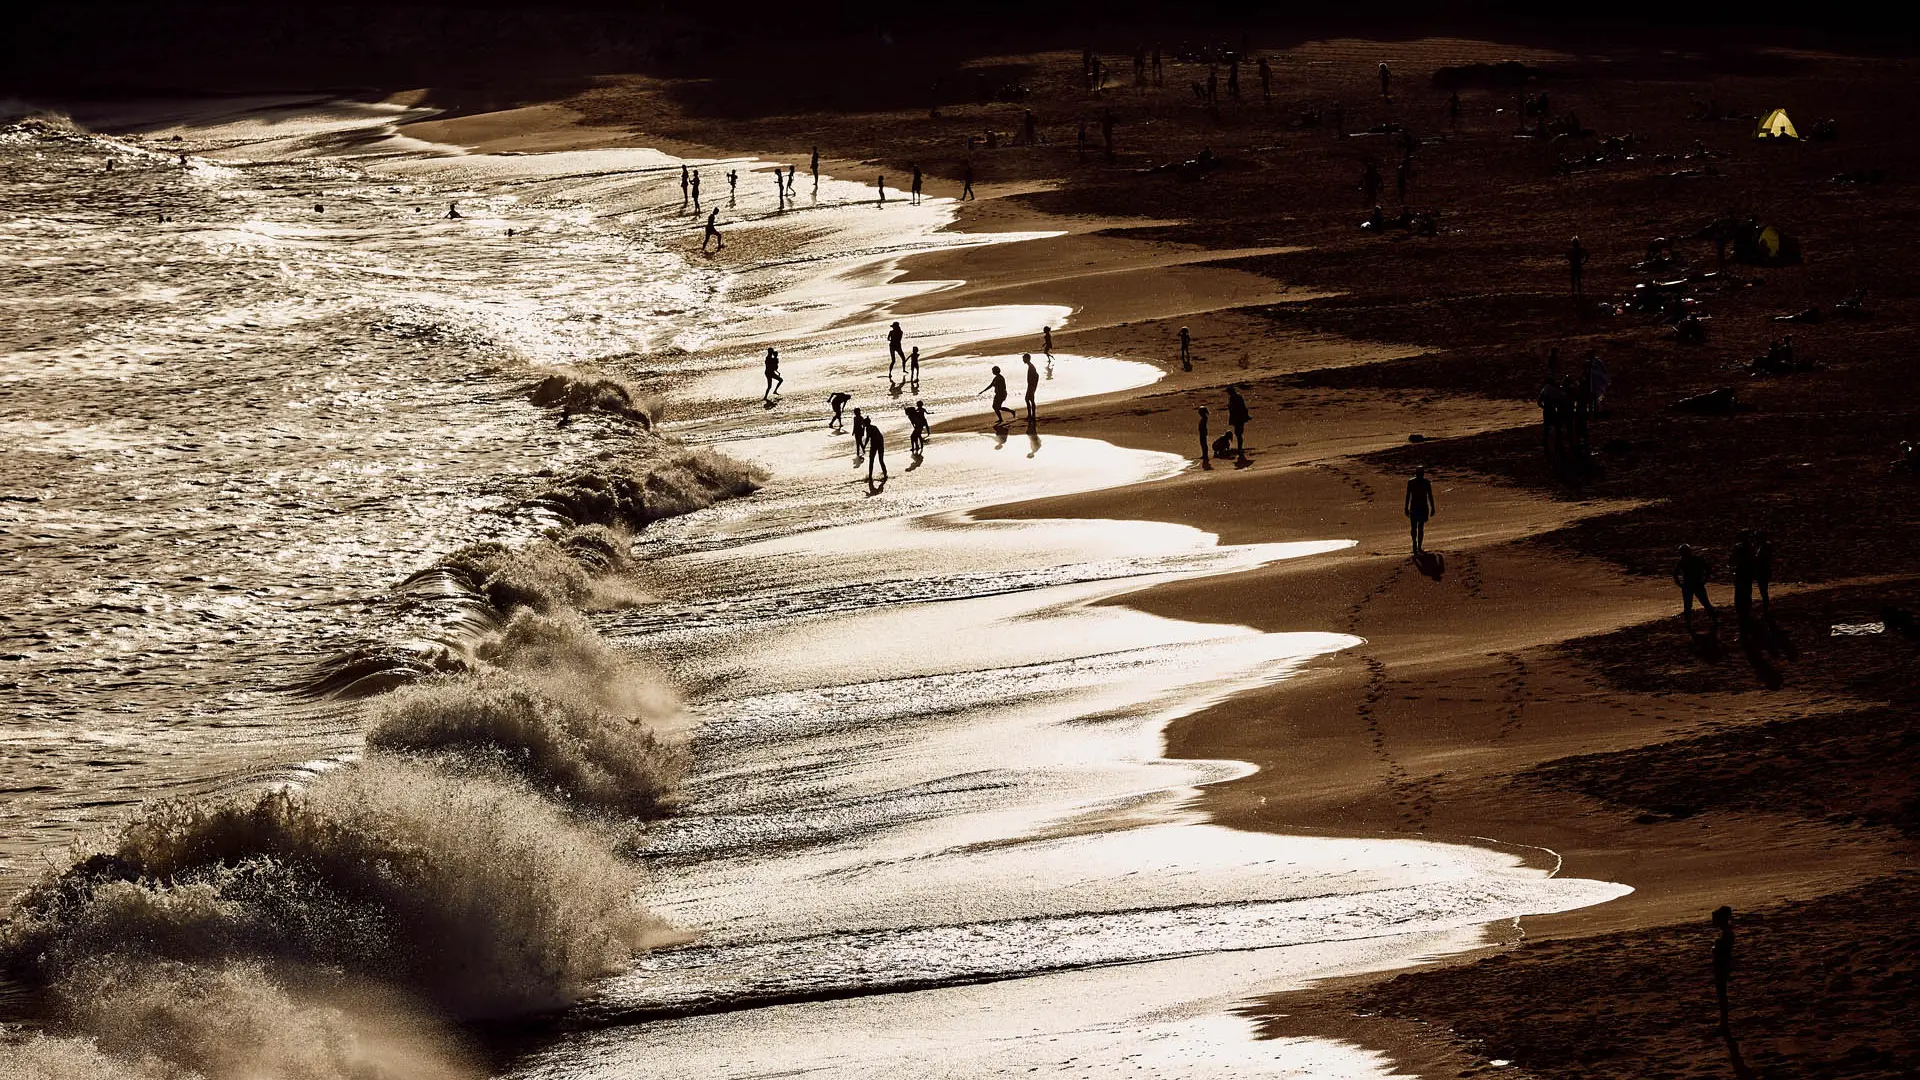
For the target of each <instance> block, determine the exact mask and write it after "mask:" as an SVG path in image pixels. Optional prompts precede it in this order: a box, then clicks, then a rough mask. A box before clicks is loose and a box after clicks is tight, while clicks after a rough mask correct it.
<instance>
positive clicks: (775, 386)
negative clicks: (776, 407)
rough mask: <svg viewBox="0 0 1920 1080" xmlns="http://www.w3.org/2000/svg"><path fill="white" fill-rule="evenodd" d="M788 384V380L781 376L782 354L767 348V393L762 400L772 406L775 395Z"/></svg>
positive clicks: (769, 347)
mask: <svg viewBox="0 0 1920 1080" xmlns="http://www.w3.org/2000/svg"><path fill="white" fill-rule="evenodd" d="M786 384H787V380H786V379H784V378H782V377H781V376H780V354H779V353H777V352H775V351H774V350H773V347H772V346H771V345H769V346H768V347H767V392H766V393H764V394H762V395H760V400H761V401H764V402H767V403H768V404H772V403H773V395H774V394H775V393H778V392H779V388H780V387H782V386H785V385H786Z"/></svg>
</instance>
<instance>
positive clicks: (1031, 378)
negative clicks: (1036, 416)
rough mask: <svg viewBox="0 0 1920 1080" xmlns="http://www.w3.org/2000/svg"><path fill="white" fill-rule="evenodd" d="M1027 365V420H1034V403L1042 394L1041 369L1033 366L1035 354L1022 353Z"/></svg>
mask: <svg viewBox="0 0 1920 1080" xmlns="http://www.w3.org/2000/svg"><path fill="white" fill-rule="evenodd" d="M1020 359H1021V360H1023V361H1025V362H1026V365H1027V419H1029V420H1031V419H1033V411H1034V401H1035V399H1036V398H1037V397H1038V396H1039V393H1040V369H1039V368H1037V367H1034V366H1033V354H1032V353H1021V354H1020Z"/></svg>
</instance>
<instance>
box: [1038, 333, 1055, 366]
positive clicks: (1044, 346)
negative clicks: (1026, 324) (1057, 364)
mask: <svg viewBox="0 0 1920 1080" xmlns="http://www.w3.org/2000/svg"><path fill="white" fill-rule="evenodd" d="M1040 351H1041V352H1043V353H1045V354H1046V356H1047V359H1048V360H1052V359H1053V327H1051V326H1043V327H1041V328H1040Z"/></svg>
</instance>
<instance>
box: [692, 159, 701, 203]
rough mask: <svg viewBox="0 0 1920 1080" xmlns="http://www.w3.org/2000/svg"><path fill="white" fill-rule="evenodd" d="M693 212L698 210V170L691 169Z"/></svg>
mask: <svg viewBox="0 0 1920 1080" xmlns="http://www.w3.org/2000/svg"><path fill="white" fill-rule="evenodd" d="M693 212H694V213H696V214H698V213H699V212H700V170H699V169H695V170H693Z"/></svg>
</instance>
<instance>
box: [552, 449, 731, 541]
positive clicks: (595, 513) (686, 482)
mask: <svg viewBox="0 0 1920 1080" xmlns="http://www.w3.org/2000/svg"><path fill="white" fill-rule="evenodd" d="M763 479H764V477H763V475H762V474H761V472H760V470H759V469H757V468H755V467H753V466H752V465H748V464H745V463H743V462H740V461H736V460H734V459H733V458H730V457H727V456H726V455H725V454H721V453H717V452H715V451H712V450H708V449H705V448H696V449H689V450H681V451H678V452H676V453H673V454H670V455H668V456H667V457H665V458H663V459H657V460H654V461H650V462H647V463H646V464H645V466H644V467H639V468H636V467H634V466H633V465H630V464H627V463H625V462H622V461H619V460H616V459H612V458H609V459H607V460H605V461H602V462H601V463H600V464H599V465H597V466H594V467H592V468H589V469H584V470H581V471H580V472H577V473H575V474H573V475H572V476H570V477H568V478H566V479H565V480H562V481H560V482H559V483H557V484H555V485H554V486H552V487H550V488H548V489H547V490H546V491H545V492H543V493H541V494H540V495H539V497H537V498H536V499H534V502H535V503H537V504H539V505H541V506H544V507H546V508H547V509H549V510H551V511H552V512H554V513H555V514H558V515H559V516H560V517H562V518H564V519H566V520H567V521H569V522H572V523H573V524H576V525H609V526H613V527H616V528H624V529H629V530H632V531H636V532H637V531H639V530H640V529H644V528H646V527H647V526H648V525H649V524H652V523H653V522H655V521H660V520H662V519H664V518H670V517H677V516H679V515H681V514H690V513H692V512H694V511H695V510H701V509H704V508H706V507H709V506H712V505H713V504H714V503H716V502H719V501H721V500H722V499H731V498H735V497H738V496H741V495H746V494H748V493H750V492H752V491H754V490H756V489H757V488H758V487H759V486H760V483H761V481H762V480H763Z"/></svg>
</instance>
